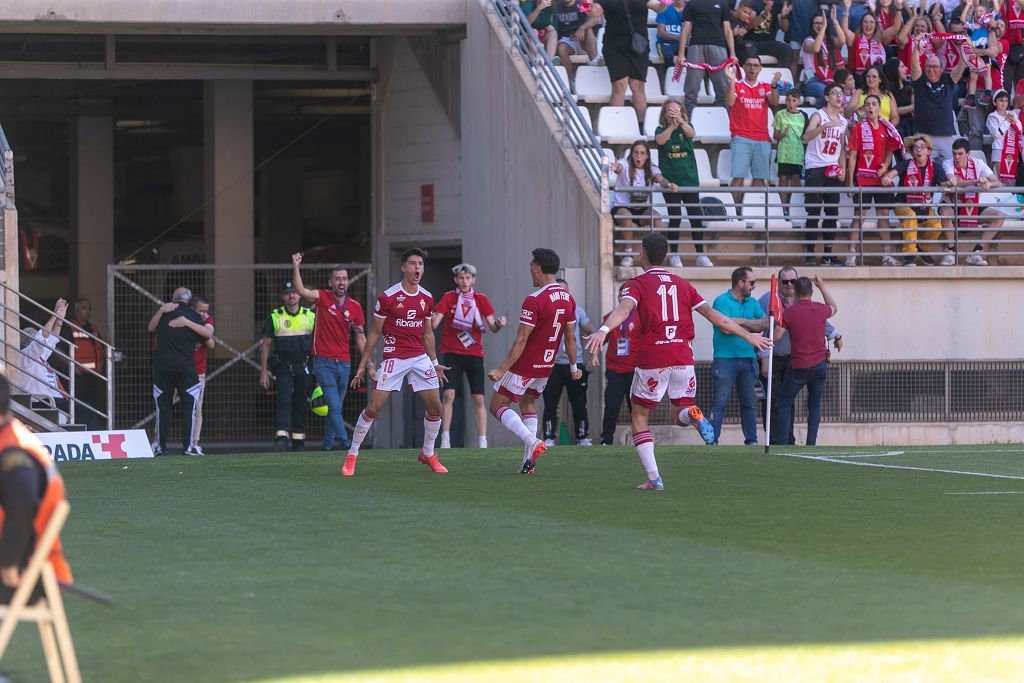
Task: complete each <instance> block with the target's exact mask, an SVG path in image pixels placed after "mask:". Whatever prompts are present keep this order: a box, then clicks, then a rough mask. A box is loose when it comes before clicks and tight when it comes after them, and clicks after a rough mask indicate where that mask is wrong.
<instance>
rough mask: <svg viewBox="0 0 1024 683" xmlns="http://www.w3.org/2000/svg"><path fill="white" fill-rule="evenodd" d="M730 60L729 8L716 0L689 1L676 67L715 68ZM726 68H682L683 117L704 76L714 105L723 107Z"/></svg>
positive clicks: (733, 53)
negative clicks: (712, 92) (713, 68)
mask: <svg viewBox="0 0 1024 683" xmlns="http://www.w3.org/2000/svg"><path fill="white" fill-rule="evenodd" d="M730 57H732V58H735V57H736V45H735V43H734V41H733V35H732V21H731V20H730V18H729V5H728V4H727V3H725V2H721V1H720V0H689V1H688V2H687V3H686V9H684V10H683V30H682V32H681V33H680V34H679V54H677V55H676V64H683V65H684V66H685V64H686V63H690V64H707V65H708V66H712V67H717V66H720V65H721V64H724V63H725V61H726V60H727V59H729V58H730ZM726 71H728V68H726V69H720V70H718V71H707V72H705V70H704V69H701V68H697V67H693V68H687V69H686V81H685V83H684V84H683V91H684V93H685V95H684V101H685V103H686V114H687V116H692V115H693V108H694V107H696V106H697V91H698V89H699V88H700V82H701V81H702V80H703V79H704V76H705V75H707V76H708V78H710V79H711V84H712V85H713V86H714V89H715V106H716V107H723V106H725V91H726V87H727V86H726V75H725V74H726Z"/></svg>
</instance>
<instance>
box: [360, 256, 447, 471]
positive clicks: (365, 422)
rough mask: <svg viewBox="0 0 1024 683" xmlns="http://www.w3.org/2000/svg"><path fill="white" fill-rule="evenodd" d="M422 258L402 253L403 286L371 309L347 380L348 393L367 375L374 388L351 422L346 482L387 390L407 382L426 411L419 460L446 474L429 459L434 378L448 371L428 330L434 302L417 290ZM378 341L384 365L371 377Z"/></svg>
mask: <svg viewBox="0 0 1024 683" xmlns="http://www.w3.org/2000/svg"><path fill="white" fill-rule="evenodd" d="M426 257H427V252H425V251H423V250H422V249H416V248H413V249H406V250H405V251H404V252H402V281H401V282H399V283H397V284H394V285H392V286H391V287H389V288H388V289H387V290H385V291H384V292H383V293H382V294H381V295H380V296H379V297H377V304H376V305H375V306H374V307H373V327H372V328H371V329H370V333H369V334H368V335H367V337H366V347H365V351H364V353H363V357H362V359H360V361H359V368H358V369H357V370H356V374H355V375H354V376H353V377H352V388H353V389H355V388H356V387H358V386H359V384H360V382H362V381H363V375H364V374H365V373H366V372H367V371H369V374H370V379H373V380H376V382H377V384H376V386H375V387H374V388H373V389H372V390H371V392H370V403H369V404H368V405H367V406H366V408H364V409H363V412H361V413H360V414H359V420H358V421H357V422H356V428H355V431H354V432H353V433H352V447H351V448H350V449H349V453H348V455H347V456H345V465H344V466H343V467H342V468H341V473H342V475H343V476H346V477H351V476H352V475H353V474H355V473H356V459H357V458H358V457H359V446H360V445H362V443H363V439H365V438H366V433H367V432H368V431H370V426H371V425H372V424H373V421H374V420H375V419H376V418H377V415H378V414H380V411H381V409H383V408H384V404H385V403H387V400H388V396H390V395H391V392H392V391H401V390H402V385H403V384H404V383H405V380H406V379H407V378H408V381H409V386H410V387H412V390H413V391H414V392H416V394H417V395H418V396H419V397H420V398H421V399H422V400H423V405H424V406H425V407H426V412H425V413H424V414H423V450H422V451H421V452H420V457H419V461H420V462H421V463H423V464H424V465H426V466H427V467H429V468H430V469H431V470H433V471H434V472H436V473H438V474H445V473H446V472H447V471H448V470H447V469H446V468H445V466H444V465H442V464H441V463H440V462H438V460H437V456H436V455H434V441H435V440H436V439H437V433H438V432H439V431H440V430H441V394H440V393H439V389H440V387H441V385H440V383H439V382H438V379H439V378H440V380H441V381H444V379H445V376H444V371H445V370H447V369H448V368H446V367H444V366H443V365H441V364H440V363H439V362H438V361H437V354H436V353H435V351H434V329H433V327H431V325H430V315H431V313H432V312H433V310H434V297H433V296H431V294H430V292H428V291H427V290H425V289H423V288H422V287H420V279H421V278H422V277H423V269H424V268H423V261H424V259H426ZM381 336H383V337H384V360H383V362H381V365H380V368H379V369H378V370H377V371H376V372H374V368H373V363H371V362H370V355H371V354H372V353H373V349H374V347H375V346H377V341H378V340H379V339H380V338H381Z"/></svg>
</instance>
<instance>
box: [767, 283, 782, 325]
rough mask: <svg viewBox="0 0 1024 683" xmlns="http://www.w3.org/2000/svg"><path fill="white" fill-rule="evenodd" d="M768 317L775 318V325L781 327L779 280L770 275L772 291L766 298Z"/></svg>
mask: <svg viewBox="0 0 1024 683" xmlns="http://www.w3.org/2000/svg"><path fill="white" fill-rule="evenodd" d="M768 315H770V316H771V317H773V318H775V324H776V325H782V299H780V298H779V280H778V278H776V277H775V276H774V275H772V291H771V296H769V297H768Z"/></svg>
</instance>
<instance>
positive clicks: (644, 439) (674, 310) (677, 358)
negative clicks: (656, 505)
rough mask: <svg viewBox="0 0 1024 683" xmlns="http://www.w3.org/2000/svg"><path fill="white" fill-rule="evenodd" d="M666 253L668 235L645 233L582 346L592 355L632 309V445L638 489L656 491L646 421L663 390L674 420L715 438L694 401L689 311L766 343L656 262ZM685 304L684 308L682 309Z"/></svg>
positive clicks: (657, 483)
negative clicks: (615, 296)
mask: <svg viewBox="0 0 1024 683" xmlns="http://www.w3.org/2000/svg"><path fill="white" fill-rule="evenodd" d="M667 253H668V240H666V239H665V238H664V237H663V236H662V235H660V234H658V233H650V234H648V235H647V236H645V237H644V239H643V241H642V242H641V243H640V263H641V265H642V266H643V268H644V272H643V273H641V274H640V275H637V276H636V277H634V278H632V279H630V280H629V281H627V282H626V284H625V285H623V286H622V291H621V294H620V295H619V305H618V306H616V307H615V309H614V310H613V311H612V312H611V314H609V315H608V317H607V318H606V319H605V321H604V325H602V326H601V328H600V329H599V330H598V331H597V332H595V333H594V334H592V335H590V336H589V337H587V340H586V344H587V349H588V350H589V351H590V352H591V353H592V354H594V356H595V357H596V356H597V354H598V353H600V351H601V346H602V345H603V344H604V340H605V337H606V336H607V334H608V331H609V330H610V329H611V328H613V327H615V326H616V325H620V324H622V322H623V321H625V320H626V319H627V318H628V317H629V314H630V313H631V312H632V311H633V309H636V311H637V317H638V318H639V324H640V333H639V340H638V342H637V368H636V374H635V376H634V378H633V389H632V397H631V398H632V400H633V419H632V422H633V445H634V446H636V452H637V455H639V456H640V462H641V463H642V464H643V466H644V469H645V470H647V481H645V482H644V483H642V484H640V485H639V486H638V487H637V488H638V489H640V490H641V491H661V490H663V489H664V488H665V484H664V483H663V482H662V480H661V475H660V474H659V473H658V462H657V460H655V458H654V438H653V437H652V436H651V432H650V430H649V429H648V426H647V422H648V417H649V415H650V413H651V411H652V410H653V409H655V408H657V407H658V404H659V403H660V402H661V399H662V398H663V397H664V396H665V392H666V391H667V392H668V397H669V400H671V401H672V403H673V405H675V406H676V407H677V408H679V409H680V410H679V413H678V414H677V415H676V424H678V425H680V426H684V427H685V426H687V425H692V426H694V427H696V428H697V431H698V432H700V435H701V438H703V439H704V442H705V443H708V444H710V443H712V442H714V440H715V431H714V429H713V428H712V427H711V423H710V422H709V421H708V420H706V419H705V418H704V414H703V413H701V411H700V408H698V407H697V406H695V405H694V404H693V398H694V396H696V395H697V376H696V375H695V374H694V371H693V349H692V348H691V343H692V341H693V336H694V335H693V317H692V314H691V311H697V312H698V313H700V314H701V315H703V316H704V317H705V318H707V319H708V321H709V322H710V323H711V324H712V325H714V326H716V327H717V328H718V329H720V330H722V331H723V332H726V333H728V334H734V335H736V336H738V337H742V338H743V339H745V340H746V341H747V342H749V343H750V344H752V345H753V346H754V347H755V348H756V349H758V350H763V349H767V348H769V347H770V346H771V342H770V341H769V340H768V339H767V338H766V337H762V336H760V335H758V334H754V333H752V332H747V331H746V330H745V329H743V328H742V327H740V325H739V324H738V323H736V322H735V321H733V320H732V318H728V317H726V316H724V315H722V314H721V313H719V312H718V311H716V310H714V309H713V308H711V306H709V305H708V303H707V302H706V301H705V300H704V298H703V297H701V295H700V294H698V293H697V290H696V289H694V288H693V285H691V284H690V283H689V282H687V281H686V280H684V279H683V278H681V277H679V276H678V275H673V274H671V273H669V272H668V271H666V270H665V269H664V268H662V267H661V264H662V263H664V261H665V255H666V254H667ZM687 309H688V310H687Z"/></svg>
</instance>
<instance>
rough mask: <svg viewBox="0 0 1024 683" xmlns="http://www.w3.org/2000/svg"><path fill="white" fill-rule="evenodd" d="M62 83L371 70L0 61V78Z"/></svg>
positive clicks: (360, 76)
mask: <svg viewBox="0 0 1024 683" xmlns="http://www.w3.org/2000/svg"><path fill="white" fill-rule="evenodd" d="M21 78H24V79H66V80H108V81H114V80H136V81H140V80H154V81H156V80H169V81H189V80H247V81H275V80H276V81H286V80H287V81H294V80H301V81H349V82H363V83H367V82H372V81H374V80H375V79H376V73H375V70H374V69H370V68H367V67H347V66H338V67H336V68H335V69H333V70H330V69H327V68H313V67H308V66H287V65H254V64H124V63H116V64H114V66H113V67H112V68H108V66H107V65H106V64H105V63H95V64H94V63H70V62H16V61H0V79H3V80H9V79H21Z"/></svg>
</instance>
